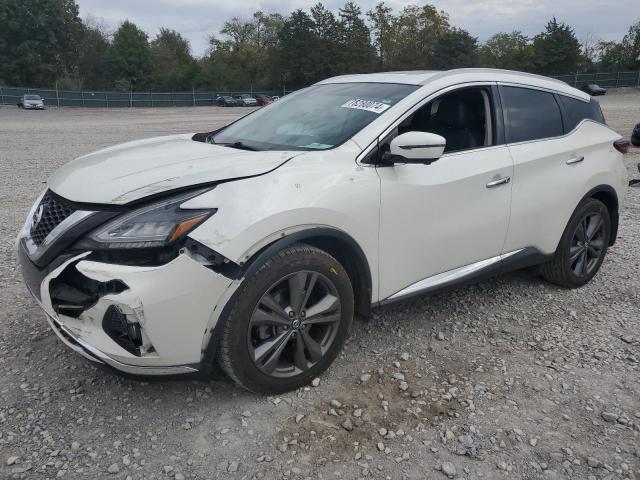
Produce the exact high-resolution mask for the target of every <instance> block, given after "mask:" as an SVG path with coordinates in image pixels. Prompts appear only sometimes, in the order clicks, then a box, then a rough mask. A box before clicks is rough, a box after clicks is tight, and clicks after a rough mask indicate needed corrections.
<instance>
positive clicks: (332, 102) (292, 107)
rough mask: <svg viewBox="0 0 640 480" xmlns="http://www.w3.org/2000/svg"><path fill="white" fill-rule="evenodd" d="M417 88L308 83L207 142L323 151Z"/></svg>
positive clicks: (391, 85)
mask: <svg viewBox="0 0 640 480" xmlns="http://www.w3.org/2000/svg"><path fill="white" fill-rule="evenodd" d="M417 88H418V86H415V85H400V84H394V83H337V84H328V85H314V86H311V87H309V88H306V89H304V90H301V91H299V92H296V93H294V94H291V95H288V96H286V97H284V98H281V99H280V100H278V101H277V102H275V103H271V104H269V105H268V106H267V107H264V108H262V109H261V110H258V111H256V112H255V113H253V114H251V115H248V116H246V117H244V118H241V119H240V120H238V121H237V122H235V123H233V124H231V125H229V126H228V127H227V128H225V129H224V130H222V131H221V132H220V133H218V134H217V135H216V136H215V137H214V138H213V141H214V143H223V144H229V145H231V146H235V147H238V148H241V147H242V148H247V149H250V150H326V149H328V148H332V147H335V146H336V145H340V144H341V143H343V142H345V141H346V140H348V139H349V138H351V137H352V136H353V135H355V134H356V133H357V132H359V131H360V130H362V129H363V128H364V127H365V126H367V125H368V124H369V123H371V122H372V121H373V120H375V119H376V118H377V117H378V116H380V115H382V114H383V113H384V112H385V111H386V110H387V109H388V108H389V107H391V106H392V105H394V104H396V103H397V102H398V101H400V100H402V99H403V98H404V97H406V96H407V95H409V94H410V93H412V92H413V91H415V90H416V89H417Z"/></svg>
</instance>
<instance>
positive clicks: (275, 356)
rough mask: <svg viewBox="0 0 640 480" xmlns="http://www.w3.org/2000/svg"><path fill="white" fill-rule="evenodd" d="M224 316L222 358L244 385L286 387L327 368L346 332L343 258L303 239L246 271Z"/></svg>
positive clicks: (349, 307)
mask: <svg viewBox="0 0 640 480" xmlns="http://www.w3.org/2000/svg"><path fill="white" fill-rule="evenodd" d="M240 289H241V290H240V292H239V294H238V295H236V296H235V297H234V298H235V300H232V301H233V302H234V303H233V305H232V307H231V310H230V312H229V314H228V315H227V317H226V318H224V319H222V318H221V319H220V321H223V322H225V323H224V325H223V331H222V334H221V338H220V348H219V351H218V352H219V353H218V362H219V363H220V366H221V367H222V368H223V370H225V372H226V373H227V374H228V375H229V376H230V377H231V378H232V379H233V380H235V381H236V383H238V384H239V385H241V386H242V387H244V388H246V389H247V390H250V391H253V392H258V393H282V392H286V391H289V390H293V389H296V388H299V387H302V386H304V385H306V384H308V383H309V382H310V381H311V380H312V379H313V378H314V377H316V376H318V375H319V374H320V373H322V372H323V371H325V370H326V369H327V368H328V367H329V365H330V364H331V363H332V362H333V360H334V359H335V358H336V356H337V355H338V353H339V352H340V350H341V349H342V346H343V345H344V342H345V340H346V338H347V334H348V331H349V327H350V325H351V322H352V319H353V303H354V301H353V289H352V286H351V281H350V280H349V276H348V274H347V272H346V271H345V269H344V268H343V267H342V265H341V264H340V263H339V262H338V261H337V260H336V259H335V258H333V257H332V256H331V255H329V254H328V253H326V252H324V251H323V250H320V249H317V248H315V247H312V246H309V245H304V244H298V245H294V246H292V247H289V248H285V249H284V250H281V251H280V252H278V253H276V254H275V255H274V256H272V257H271V258H269V259H268V260H267V261H265V262H264V263H263V264H262V265H261V266H260V267H259V268H258V269H257V270H256V271H255V273H254V274H253V275H251V276H250V277H249V278H246V279H245V280H244V282H243V285H241V287H240Z"/></svg>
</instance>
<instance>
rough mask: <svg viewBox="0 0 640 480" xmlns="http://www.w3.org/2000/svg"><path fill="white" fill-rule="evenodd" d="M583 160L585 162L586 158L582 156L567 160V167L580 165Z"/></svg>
mask: <svg viewBox="0 0 640 480" xmlns="http://www.w3.org/2000/svg"><path fill="white" fill-rule="evenodd" d="M583 160H584V157H583V156H582V155H580V156H576V157H571V158H570V159H569V160H567V165H573V164H575V163H580V162H582V161H583Z"/></svg>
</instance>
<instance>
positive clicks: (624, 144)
mask: <svg viewBox="0 0 640 480" xmlns="http://www.w3.org/2000/svg"><path fill="white" fill-rule="evenodd" d="M613 146H614V147H615V148H616V150H618V151H619V152H620V153H627V152H628V151H629V147H630V146H631V142H629V140H627V139H626V138H621V139H620V140H616V141H615V142H613Z"/></svg>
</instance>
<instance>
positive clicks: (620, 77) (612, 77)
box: [552, 71, 640, 88]
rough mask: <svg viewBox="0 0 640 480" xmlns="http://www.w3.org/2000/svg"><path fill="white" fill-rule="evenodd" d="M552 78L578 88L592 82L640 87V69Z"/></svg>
mask: <svg viewBox="0 0 640 480" xmlns="http://www.w3.org/2000/svg"><path fill="white" fill-rule="evenodd" d="M552 78H556V79H558V80H562V81H563V82H566V83H568V84H569V85H571V86H572V87H576V88H580V87H583V86H585V85H589V84H590V83H595V84H598V85H600V86H601V87H603V88H618V87H640V71H637V72H603V73H575V74H568V75H553V76H552Z"/></svg>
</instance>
